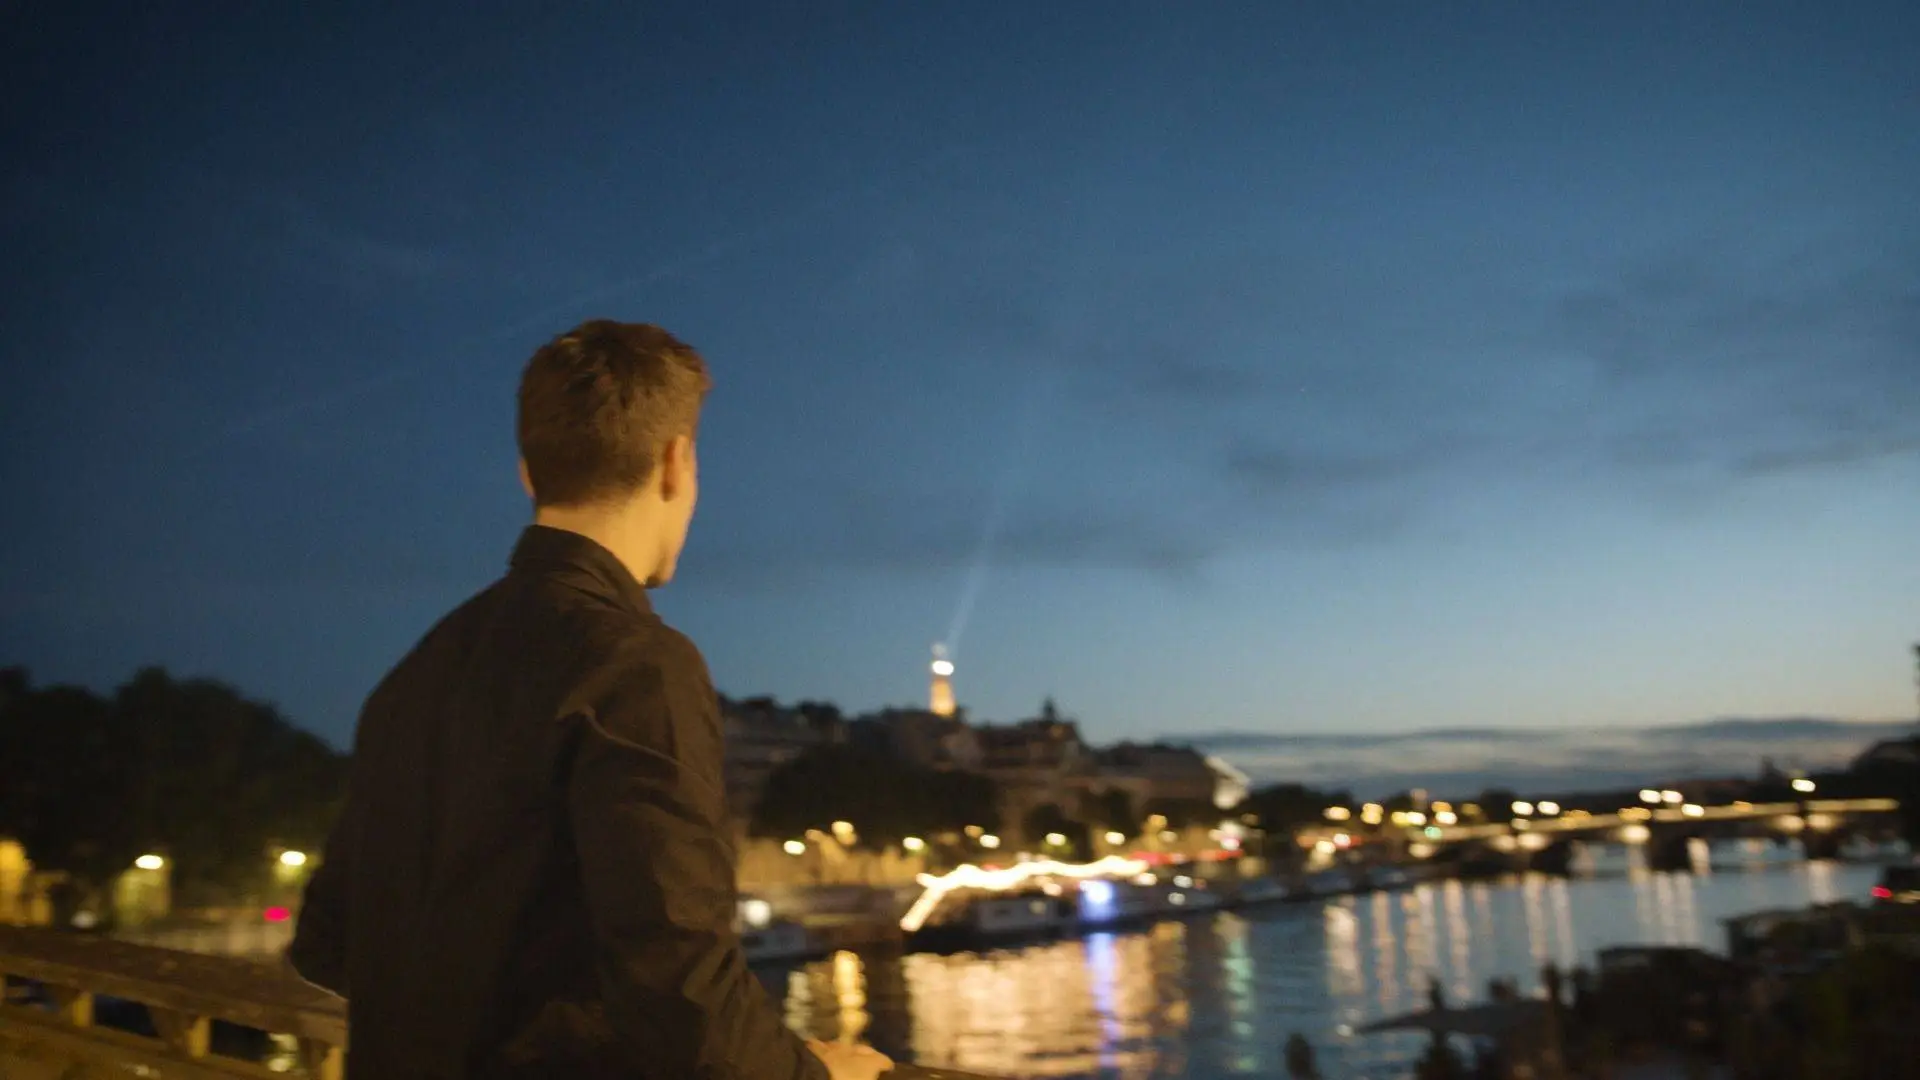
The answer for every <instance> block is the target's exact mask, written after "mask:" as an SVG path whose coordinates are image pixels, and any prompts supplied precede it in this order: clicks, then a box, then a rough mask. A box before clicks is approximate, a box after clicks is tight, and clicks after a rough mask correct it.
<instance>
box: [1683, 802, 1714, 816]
mask: <svg viewBox="0 0 1920 1080" xmlns="http://www.w3.org/2000/svg"><path fill="white" fill-rule="evenodd" d="M1680 813H1682V814H1683V815H1685V816H1687V817H1706V816H1707V810H1706V807H1704V806H1701V805H1700V804H1698V803H1688V804H1686V805H1685V806H1682V807H1681V808H1680Z"/></svg>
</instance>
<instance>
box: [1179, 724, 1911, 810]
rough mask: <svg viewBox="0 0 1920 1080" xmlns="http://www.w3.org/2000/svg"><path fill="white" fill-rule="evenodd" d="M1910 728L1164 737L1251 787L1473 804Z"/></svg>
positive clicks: (1710, 768) (1790, 760) (1674, 776)
mask: <svg viewBox="0 0 1920 1080" xmlns="http://www.w3.org/2000/svg"><path fill="white" fill-rule="evenodd" d="M1913 731H1914V725H1913V724H1912V723H1911V722H1866V721H1855V720H1837V719H1831V718H1824V717H1779V718H1749V717H1727V718H1720V719H1714V720H1705V721H1700V722H1696V723H1688V724H1671V725H1662V726H1657V727H1641V728H1625V727H1622V728H1585V729H1580V730H1571V731H1569V730H1551V729H1549V730H1535V729H1524V728H1449V729H1440V730H1433V731H1415V732H1407V733H1403V734H1325V733H1321V734H1262V733H1255V732H1234V731H1226V732H1216V733H1212V734H1207V735H1182V736H1174V737H1169V738H1168V739H1167V741H1168V742H1179V743H1185V744H1188V745H1191V746H1194V747H1197V748H1199V749H1202V750H1205V751H1207V752H1208V753H1212V754H1217V755H1219V756H1220V757H1222V758H1225V759H1226V760H1228V761H1230V762H1232V763H1233V764H1234V765H1236V766H1238V767H1239V768H1240V769H1242V770H1244V771H1245V772H1246V773H1247V774H1248V775H1249V776H1250V777H1252V778H1253V780H1254V781H1255V782H1256V783H1274V782H1279V781H1288V780H1294V781H1302V782H1309V783H1312V784H1314V785H1315V786H1318V787H1350V788H1352V789H1353V790H1354V793H1355V794H1356V795H1361V796H1379V795H1386V794H1391V793H1393V792H1397V791H1404V790H1406V789H1407V788H1410V787H1421V788H1426V789H1428V790H1429V791H1432V792H1434V793H1435V794H1438V795H1453V796H1461V795H1469V794H1473V793H1477V792H1480V791H1482V790H1485V789H1487V788H1491V787H1511V788H1515V789H1517V790H1523V791H1534V790H1552V791H1571V790H1579V789H1600V788H1620V787H1633V786H1639V785H1642V784H1649V783H1658V782H1660V781H1670V780H1683V779H1687V778H1690V777H1702V776H1728V775H1735V776H1745V775H1753V774H1755V773H1757V772H1758V771H1759V769H1760V763H1761V760H1762V759H1763V758H1770V759H1772V760H1773V762H1774V763H1775V764H1776V765H1778V766H1779V767H1780V768H1783V769H1807V770H1810V771H1812V770H1819V769H1828V768H1837V767H1842V766H1845V765H1846V764H1847V763H1848V762H1849V761H1851V760H1852V759H1853V758H1854V757H1855V756H1856V755H1857V754H1859V753H1860V752H1861V751H1862V750H1865V749H1866V748H1867V747H1868V746H1870V745H1872V744H1873V743H1875V742H1878V741H1880V740H1883V739H1889V738H1895V737H1900V736H1905V735H1908V734H1911V733H1912V732H1913Z"/></svg>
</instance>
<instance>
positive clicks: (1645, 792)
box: [1640, 788, 1660, 803]
mask: <svg viewBox="0 0 1920 1080" xmlns="http://www.w3.org/2000/svg"><path fill="white" fill-rule="evenodd" d="M1640 801H1641V802H1643V803H1657V802H1659V801H1660V793H1659V792H1657V791H1655V790H1653V789H1652V788H1641V789H1640Z"/></svg>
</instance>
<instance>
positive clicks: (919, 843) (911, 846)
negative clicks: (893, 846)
mask: <svg viewBox="0 0 1920 1080" xmlns="http://www.w3.org/2000/svg"><path fill="white" fill-rule="evenodd" d="M900 846H901V847H903V848H906V849H907V850H908V851H924V850H926V846H927V842H926V841H925V840H922V839H920V838H919V837H917V836H909V837H907V838H906V839H904V840H902V841H900Z"/></svg>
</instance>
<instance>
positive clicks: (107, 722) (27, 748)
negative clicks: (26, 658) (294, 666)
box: [0, 668, 346, 897]
mask: <svg viewBox="0 0 1920 1080" xmlns="http://www.w3.org/2000/svg"><path fill="white" fill-rule="evenodd" d="M0 685H4V687H5V692H4V694H0V833H5V834H9V835H12V836H14V837H16V838H18V839H19V840H20V842H21V843H22V844H24V845H25V846H26V848H27V853H28V857H29V858H31V859H32V860H33V861H34V863H35V865H37V866H39V867H41V868H43V869H48V870H61V871H66V872H67V873H69V874H70V875H72V876H73V878H74V879H75V880H76V881H78V882H80V883H83V884H84V885H87V886H91V887H99V886H104V885H105V884H107V883H109V882H110V881H112V880H113V878H114V877H115V876H116V875H118V874H119V873H120V872H121V871H123V870H125V869H126V868H127V867H128V866H129V865H130V864H131V863H132V862H133V860H134V859H135V858H136V857H138V856H139V855H140V854H142V853H143V852H148V851H158V852H163V853H165V854H166V855H167V856H168V857H169V858H170V859H171V860H172V863H173V867H174V882H175V887H176V889H177V890H180V891H181V893H182V895H183V897H192V896H193V894H194V893H195V892H196V891H201V890H204V891H214V892H227V891H231V890H244V889H246V888H249V887H250V886H253V885H255V884H257V883H258V882H259V881H260V880H262V879H263V878H264V877H265V875H266V874H267V873H268V872H269V870H270V868H271V861H270V859H271V855H270V850H269V849H270V848H271V847H272V846H273V845H276V844H278V845H284V846H286V847H293V848H300V849H304V850H317V849H318V848H319V847H320V845H321V842H322V841H323V840H324V839H325V837H326V832H327V829H328V827H329V826H330V824H331V822H332V819H333V816H334V814H335V813H337V811H338V808H339V804H340V801H341V799H342V798H343V797H344V793H345V787H346V758H345V757H344V755H341V754H339V753H337V752H335V751H334V750H333V749H332V748H331V747H329V746H327V744H326V743H324V742H322V741H321V740H320V739H318V738H316V737H315V736H313V735H311V734H308V733H307V732H305V731H302V730H300V729H298V728H296V727H294V726H293V725H292V724H290V723H288V722H287V720H286V719H285V718H284V717H282V716H281V715H280V714H279V712H278V711H276V710H275V709H274V708H273V707H272V706H270V705H265V704H261V703H259V702H255V701H249V700H247V699H246V698H244V697H242V696H241V695H240V694H239V693H238V692H236V691H235V690H233V689H232V688H231V687H228V686H225V685H223V684H221V683H217V682H211V681H207V680H199V679H193V680H177V679H174V678H173V677H172V676H170V675H168V674H167V673H166V672H165V671H162V670H159V669H157V668H149V669H146V670H143V671H141V672H139V673H138V674H136V675H135V676H134V677H133V678H132V679H131V680H129V681H128V682H127V683H126V684H125V685H123V686H121V687H120V688H119V689H118V690H116V691H115V692H114V693H113V695H112V696H111V697H102V696H100V695H98V694H95V693H93V692H91V691H88V690H84V689H80V688H76V687H70V686H50V687H45V688H38V689H36V688H34V687H33V686H32V685H31V682H30V681H29V680H28V678H27V675H26V673H25V672H24V671H20V670H19V669H13V670H11V671H9V672H8V673H7V675H6V678H5V680H4V683H3V684H0Z"/></svg>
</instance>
